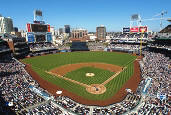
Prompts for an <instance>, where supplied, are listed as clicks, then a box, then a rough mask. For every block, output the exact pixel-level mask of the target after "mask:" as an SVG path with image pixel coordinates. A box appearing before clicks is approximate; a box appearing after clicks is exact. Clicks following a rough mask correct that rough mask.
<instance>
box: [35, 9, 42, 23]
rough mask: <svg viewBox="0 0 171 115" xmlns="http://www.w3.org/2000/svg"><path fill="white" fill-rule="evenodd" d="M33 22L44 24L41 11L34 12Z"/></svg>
mask: <svg viewBox="0 0 171 115" xmlns="http://www.w3.org/2000/svg"><path fill="white" fill-rule="evenodd" d="M33 14H34V22H39V23H44V21H43V13H42V11H41V10H34V12H33Z"/></svg>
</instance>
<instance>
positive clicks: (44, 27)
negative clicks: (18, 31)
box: [26, 23, 52, 43]
mask: <svg viewBox="0 0 171 115" xmlns="http://www.w3.org/2000/svg"><path fill="white" fill-rule="evenodd" d="M26 29H27V33H26V40H27V42H28V43H36V42H52V33H51V32H50V25H48V24H38V23H34V24H29V23H28V24H27V25H26Z"/></svg>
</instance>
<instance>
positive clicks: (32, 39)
mask: <svg viewBox="0 0 171 115" xmlns="http://www.w3.org/2000/svg"><path fill="white" fill-rule="evenodd" d="M27 40H28V42H29V43H33V42H35V39H34V34H33V33H32V32H29V33H27Z"/></svg>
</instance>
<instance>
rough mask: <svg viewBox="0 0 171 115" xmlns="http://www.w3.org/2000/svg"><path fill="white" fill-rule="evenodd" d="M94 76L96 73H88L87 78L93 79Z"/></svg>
mask: <svg viewBox="0 0 171 115" xmlns="http://www.w3.org/2000/svg"><path fill="white" fill-rule="evenodd" d="M94 75H95V74H94V73H86V77H93V76H94Z"/></svg>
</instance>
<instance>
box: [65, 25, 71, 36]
mask: <svg viewBox="0 0 171 115" xmlns="http://www.w3.org/2000/svg"><path fill="white" fill-rule="evenodd" d="M64 27H65V33H68V34H69V33H70V25H65V26H64Z"/></svg>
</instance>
